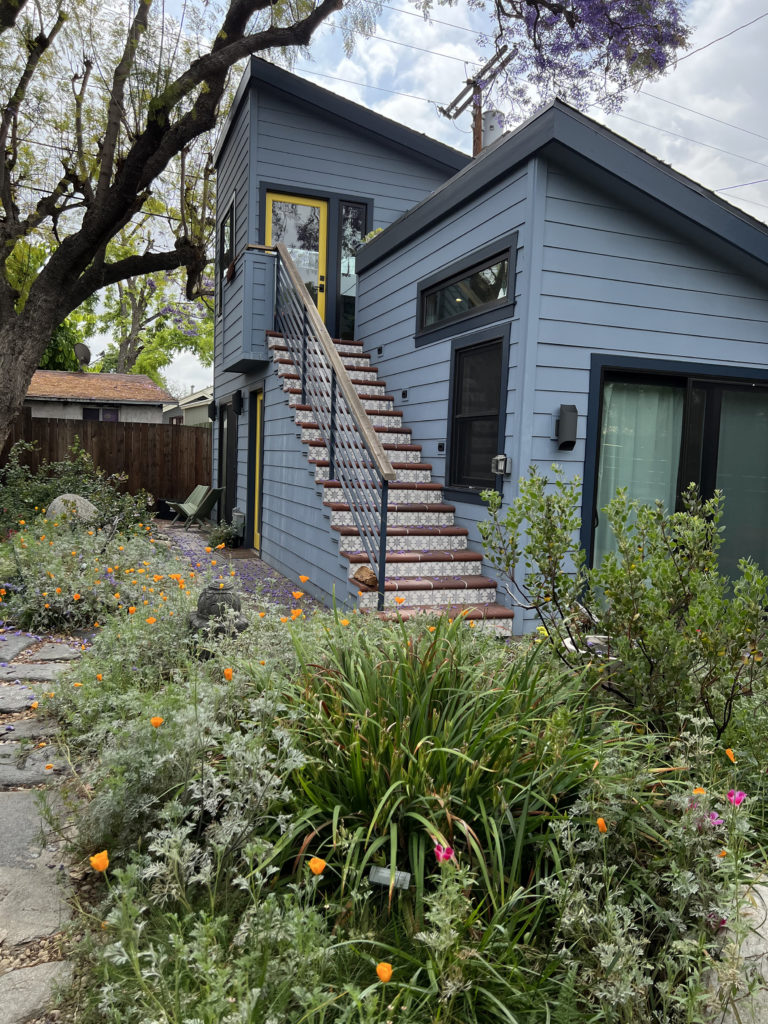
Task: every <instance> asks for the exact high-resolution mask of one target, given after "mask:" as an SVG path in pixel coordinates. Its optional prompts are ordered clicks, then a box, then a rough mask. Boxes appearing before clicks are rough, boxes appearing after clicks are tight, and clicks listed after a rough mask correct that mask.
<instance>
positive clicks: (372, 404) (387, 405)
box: [288, 395, 395, 413]
mask: <svg viewBox="0 0 768 1024" xmlns="http://www.w3.org/2000/svg"><path fill="white" fill-rule="evenodd" d="M288 405H289V406H290V407H291V408H292V409H295V408H296V406H297V405H301V396H300V395H291V398H290V401H289V402H288ZM394 407H395V403H394V402H393V401H392V399H391V398H388V399H387V400H386V401H380V400H378V399H374V398H364V399H363V408H364V409H365V411H366V412H367V413H372V412H389V411H391V410H393V409H394Z"/></svg>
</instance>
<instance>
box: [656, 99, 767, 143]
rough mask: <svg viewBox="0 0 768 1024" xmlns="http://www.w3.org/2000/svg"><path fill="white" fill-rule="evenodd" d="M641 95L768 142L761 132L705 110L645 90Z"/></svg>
mask: <svg viewBox="0 0 768 1024" xmlns="http://www.w3.org/2000/svg"><path fill="white" fill-rule="evenodd" d="M640 93H641V94H642V95H643V96H648V97H649V98H650V99H652V100H658V101H659V102H660V103H668V104H669V105H670V106H672V107H678V108H679V109H680V110H686V111H687V112H688V113H689V114H696V115H697V117H706V119H707V120H708V121H715V122H716V123H717V124H722V125H724V126H725V127H726V128H733V129H735V130H736V131H737V132H744V133H745V134H747V135H753V136H754V137H755V138H756V139H762V140H763V141H765V142H768V135H761V134H760V132H753V131H752V129H751V128H743V127H742V126H741V125H739V124H733V123H732V122H731V121H723V120H722V119H721V118H719V117H714V116H713V115H712V114H705V113H704V111H703V110H694V109H693V107H686V106H685V104H684V103H676V102H675V100H668V99H666V98H665V97H664V96H657V95H656V94H655V93H653V92H646V90H645V89H640Z"/></svg>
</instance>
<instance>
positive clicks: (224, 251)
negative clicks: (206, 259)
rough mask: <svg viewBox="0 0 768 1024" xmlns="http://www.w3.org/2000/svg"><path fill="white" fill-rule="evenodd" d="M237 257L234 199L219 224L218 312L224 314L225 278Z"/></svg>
mask: <svg viewBox="0 0 768 1024" xmlns="http://www.w3.org/2000/svg"><path fill="white" fill-rule="evenodd" d="M234 258H235V200H234V198H233V199H232V201H231V203H230V204H229V209H228V210H227V212H226V213H225V214H224V219H223V220H222V222H221V224H220V225H219V260H218V274H217V275H216V276H217V278H218V288H217V293H218V294H217V298H218V307H219V308H218V313H219V316H221V314H222V301H221V300H222V298H223V294H224V279H225V278H226V276H227V269H228V267H229V266H230V265H231V264H232V262H233V260H234Z"/></svg>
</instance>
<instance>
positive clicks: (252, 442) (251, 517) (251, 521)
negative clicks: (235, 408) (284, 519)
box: [243, 377, 267, 548]
mask: <svg viewBox="0 0 768 1024" xmlns="http://www.w3.org/2000/svg"><path fill="white" fill-rule="evenodd" d="M260 392H261V393H262V394H263V396H264V397H263V398H262V402H263V406H262V418H263V423H266V421H267V388H266V377H265V378H263V379H262V380H260V381H259V382H258V384H252V385H249V386H248V471H247V473H246V474H245V480H246V484H245V485H246V487H247V488H248V497H247V500H246V502H245V538H243V539H244V540H246V539H247V540H248V543H246V544H244V545H243V546H244V547H247V548H252V547H253V536H254V533H255V532H256V515H257V509H256V507H255V506H256V502H255V495H254V489H255V486H256V473H255V468H256V459H257V458H258V460H259V471H260V472H259V479H260V480H261V489H262V493H263V491H264V437H263V434H262V438H261V451H260V452H257V451H256V396H257V395H258V394H259V393H260ZM262 505H263V502H262ZM261 527H262V547H263V546H264V532H263V531H264V523H263V522H262V524H261Z"/></svg>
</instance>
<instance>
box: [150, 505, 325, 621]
mask: <svg viewBox="0 0 768 1024" xmlns="http://www.w3.org/2000/svg"><path fill="white" fill-rule="evenodd" d="M155 529H156V531H157V532H158V533H159V534H160V535H161V536H162V537H167V538H168V539H169V540H171V541H172V542H173V545H174V547H176V548H177V549H178V550H179V551H180V552H181V553H182V554H183V555H184V556H185V557H186V558H187V559H189V562H190V565H191V566H192V567H193V568H196V567H197V566H198V564H200V565H202V566H206V565H208V564H209V563H210V561H211V560H212V559H213V558H214V552H207V551H206V550H205V549H206V547H208V546H209V541H208V534H207V533H204V532H203V531H202V530H200V529H194V530H193V529H190V530H184V529H183V528H179V527H176V526H174V527H171V526H170V523H168V522H167V521H165V520H159V519H158V520H155ZM243 555H244V553H241V552H240V550H239V549H238V552H237V554H235V553H233V552H229V551H228V550H227V549H226V548H224V549H223V550H221V551H218V552H215V561H216V562H217V563H218V564H220V565H224V566H225V567H226V571H227V572H232V571H233V570H234V572H235V576H236V578H237V581H238V583H239V585H240V589H241V590H242V591H243V592H244V593H245V594H246V595H247V596H248V597H252V598H257V599H258V598H261V599H262V600H264V601H265V602H267V603H269V604H273V605H278V606H281V607H286V608H294V607H295V606H296V601H295V599H294V598H293V596H292V591H294V590H297V589H299V590H300V589H301V583H300V582H299V581H298V580H296V581H295V582H294V581H292V580H289V579H287V578H286V577H285V576H283V575H282V574H281V573H279V572H276V571H275V570H274V569H272V568H271V567H270V566H268V565H267V563H266V562H264V561H262V559H261V558H259V557H258V556H257V555H249V556H247V557H243ZM217 567H218V565H217ZM310 572H311V569H310ZM301 603H302V607H303V608H304V609H305V610H306V611H309V610H311V609H313V608H321V607H322V605H320V604H319V603H318V602H316V601H313V600H312V599H311V598H310V597H309V596H308V595H307V596H306V597H302V601H301Z"/></svg>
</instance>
